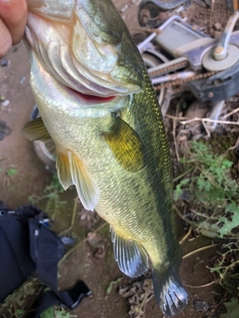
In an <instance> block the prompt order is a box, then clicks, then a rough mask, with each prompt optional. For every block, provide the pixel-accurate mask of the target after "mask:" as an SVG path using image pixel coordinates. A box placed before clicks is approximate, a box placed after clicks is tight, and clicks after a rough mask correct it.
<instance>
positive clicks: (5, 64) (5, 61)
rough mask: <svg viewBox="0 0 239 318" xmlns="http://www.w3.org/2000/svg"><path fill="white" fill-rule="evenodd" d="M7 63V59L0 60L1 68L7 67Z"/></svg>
mask: <svg viewBox="0 0 239 318" xmlns="http://www.w3.org/2000/svg"><path fill="white" fill-rule="evenodd" d="M8 63H9V61H8V60H7V59H2V60H1V66H2V67H6V66H8Z"/></svg>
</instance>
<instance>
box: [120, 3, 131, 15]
mask: <svg viewBox="0 0 239 318" xmlns="http://www.w3.org/2000/svg"><path fill="white" fill-rule="evenodd" d="M128 7H129V6H128V5H127V4H126V5H124V6H123V8H121V9H120V12H121V13H123V12H125V11H126V10H127V9H128Z"/></svg>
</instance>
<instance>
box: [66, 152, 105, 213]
mask: <svg viewBox="0 0 239 318" xmlns="http://www.w3.org/2000/svg"><path fill="white" fill-rule="evenodd" d="M68 160H69V166H70V173H71V179H72V183H73V184H74V185H75V186H76V190H77V193H78V196H79V198H80V200H81V203H82V204H83V206H84V208H85V209H86V210H91V211H93V210H94V208H95V206H96V204H97V203H98V201H99V195H100V190H99V188H98V186H97V184H96V182H95V181H94V180H93V179H92V177H91V176H90V174H89V172H88V171H87V168H86V167H85V165H84V164H83V162H82V161H81V160H80V159H79V158H78V157H77V156H76V155H74V154H73V153H72V152H70V151H68Z"/></svg>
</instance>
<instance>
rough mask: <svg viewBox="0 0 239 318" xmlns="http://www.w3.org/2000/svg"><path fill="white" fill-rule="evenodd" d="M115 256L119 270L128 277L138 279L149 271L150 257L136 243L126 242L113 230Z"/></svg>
mask: <svg viewBox="0 0 239 318" xmlns="http://www.w3.org/2000/svg"><path fill="white" fill-rule="evenodd" d="M111 239H112V242H113V244H114V256H115V260H116V261H117V262H118V265H119V269H120V270H121V271H122V272H123V273H124V274H125V275H127V276H130V277H137V276H140V275H142V274H144V273H145V272H146V271H147V270H148V255H147V253H146V252H145V250H144V248H143V247H142V246H140V245H139V244H138V243H137V242H136V241H133V240H126V239H124V238H122V237H121V236H119V235H117V234H116V233H115V231H114V230H113V229H111Z"/></svg>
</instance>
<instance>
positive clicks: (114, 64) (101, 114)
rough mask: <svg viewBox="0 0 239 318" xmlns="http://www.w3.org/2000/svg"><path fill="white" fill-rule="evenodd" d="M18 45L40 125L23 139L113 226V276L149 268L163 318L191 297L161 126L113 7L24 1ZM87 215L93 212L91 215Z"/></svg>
mask: <svg viewBox="0 0 239 318" xmlns="http://www.w3.org/2000/svg"><path fill="white" fill-rule="evenodd" d="M27 2H28V8H29V16H28V23H27V27H26V32H25V34H26V35H25V38H26V42H27V47H28V50H29V55H30V63H31V86H32V91H33V94H34V97H35V100H36V103H37V105H38V108H39V111H40V114H41V117H40V118H38V119H36V120H35V121H32V122H30V123H28V124H26V126H25V127H24V129H23V132H24V134H25V135H26V136H27V137H28V138H29V139H30V140H37V139H38V140H43V141H44V140H47V139H50V138H51V139H52V140H53V141H54V142H55V144H56V152H57V157H56V166H57V172H58V177H59V180H60V182H61V184H62V185H63V187H64V188H65V189H67V188H68V187H69V186H70V185H72V184H74V185H75V186H76V189H77V193H78V195H79V198H80V200H81V202H82V204H83V206H84V207H85V208H86V209H87V210H94V209H95V210H96V211H97V213H98V214H99V215H100V216H101V217H102V218H103V219H104V220H105V221H106V222H108V223H109V224H110V229H111V236H112V241H113V249H114V256H115V259H116V261H117V262H118V265H119V268H120V270H121V271H122V272H123V273H125V274H126V275H128V276H130V277H137V276H140V275H142V274H144V273H145V272H146V271H147V270H148V269H149V268H152V278H153V285H154V291H155V295H156V298H157V301H158V303H159V306H160V308H161V310H162V311H163V313H164V314H165V315H167V316H174V315H176V314H178V313H179V312H180V311H181V310H182V309H183V308H184V307H185V305H186V304H187V300H188V296H187V292H186V291H185V289H184V287H183V285H182V283H181V281H180V278H179V276H178V268H179V264H180V261H181V252H180V248H179V244H178V241H177V237H176V233H175V221H174V215H173V209H172V171H171V163H170V157H169V148H168V144H167V138H166V134H165V129H164V124H163V119H162V115H161V112H160V110H159V105H158V102H157V98H156V95H155V93H154V90H153V87H152V84H151V82H150V79H149V76H148V74H147V70H146V68H145V66H144V63H143V60H142V58H141V55H140V53H139V52H138V50H137V47H136V46H135V44H134V42H133V40H132V38H131V36H130V34H129V31H128V29H127V27H126V25H125V23H124V21H123V20H122V18H121V17H120V15H119V13H118V12H117V9H116V8H115V7H114V5H113V3H112V2H111V1H110V0H68V1H64V0H55V1H50V0H28V1H27ZM89 213H90V212H89Z"/></svg>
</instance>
